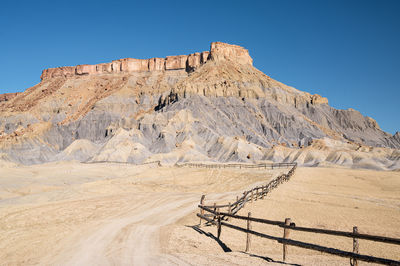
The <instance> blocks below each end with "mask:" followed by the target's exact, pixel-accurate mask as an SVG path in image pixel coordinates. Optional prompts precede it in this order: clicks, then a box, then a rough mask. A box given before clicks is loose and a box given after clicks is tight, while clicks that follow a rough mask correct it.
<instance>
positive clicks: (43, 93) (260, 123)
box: [0, 42, 400, 170]
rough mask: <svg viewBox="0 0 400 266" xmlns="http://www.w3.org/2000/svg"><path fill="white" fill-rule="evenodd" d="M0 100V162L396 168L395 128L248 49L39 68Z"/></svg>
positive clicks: (398, 139)
mask: <svg viewBox="0 0 400 266" xmlns="http://www.w3.org/2000/svg"><path fill="white" fill-rule="evenodd" d="M0 99H7V101H6V100H3V101H2V102H0V156H3V155H4V156H6V157H7V158H9V159H10V160H13V161H17V162H20V163H24V164H32V163H41V162H48V161H52V160H63V159H68V160H70V159H71V160H73V159H76V160H81V161H104V160H112V161H114V160H122V161H126V162H132V163H141V162H144V161H146V160H147V161H151V160H163V161H165V162H177V161H184V160H214V161H246V162H256V161H258V160H272V161H277V162H281V161H296V162H298V163H301V164H304V165H309V166H315V165H323V164H324V163H332V164H341V165H345V166H349V167H364V168H374V169H386V170H390V169H397V168H400V156H399V154H400V153H399V152H398V151H399V150H400V133H397V134H395V135H394V136H392V135H391V134H388V133H386V132H384V131H382V130H381V129H380V128H379V126H378V124H377V122H376V121H375V120H373V119H372V118H369V117H366V116H363V115H362V114H361V113H360V112H358V111H355V110H352V109H349V110H338V109H335V108H333V107H331V106H329V104H328V99H326V98H324V97H322V96H320V95H317V94H314V95H311V94H310V93H307V92H303V91H299V90H297V89H295V88H293V87H290V86H287V85H285V84H283V83H281V82H279V81H276V80H274V79H273V78H271V77H269V76H267V75H265V74H264V73H262V72H261V71H259V70H257V69H256V68H255V67H253V65H252V59H251V57H250V55H249V53H248V51H247V50H246V49H244V48H242V47H240V46H236V45H230V44H225V43H220V42H216V43H212V44H211V47H210V51H207V52H202V53H192V54H189V55H178V56H167V57H166V58H151V59H133V58H125V59H119V60H114V61H112V62H109V63H102V64H97V65H79V66H75V67H60V68H50V69H46V70H44V71H43V73H42V81H41V82H40V83H39V84H37V85H35V86H34V87H32V88H29V89H27V90H26V91H25V92H23V93H19V94H18V95H6V96H0ZM122 150H123V151H125V152H126V153H123V151H122ZM121 152H122V153H121ZM123 154H125V155H124V156H122V155H123ZM379 156H380V157H379ZM377 157H379V158H377Z"/></svg>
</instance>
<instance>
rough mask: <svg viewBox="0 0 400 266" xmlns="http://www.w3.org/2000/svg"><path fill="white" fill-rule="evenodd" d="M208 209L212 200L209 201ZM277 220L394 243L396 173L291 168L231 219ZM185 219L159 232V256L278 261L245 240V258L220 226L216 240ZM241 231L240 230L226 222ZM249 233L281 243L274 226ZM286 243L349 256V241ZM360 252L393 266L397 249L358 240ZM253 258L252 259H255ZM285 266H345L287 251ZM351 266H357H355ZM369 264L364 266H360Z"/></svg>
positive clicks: (398, 233) (209, 229) (399, 256)
mask: <svg viewBox="0 0 400 266" xmlns="http://www.w3.org/2000/svg"><path fill="white" fill-rule="evenodd" d="M209 203H212V201H209ZM248 212H251V214H252V216H253V217H260V218H265V219H271V220H278V221H284V220H285V218H291V219H292V222H295V223H296V225H297V226H306V227H317V228H326V229H334V230H343V231H351V230H352V228H353V226H358V229H359V232H361V233H369V234H376V235H383V236H390V237H397V238H400V229H399V225H400V173H399V172H378V171H371V170H349V169H337V168H298V169H297V171H296V173H295V175H294V176H293V178H292V179H291V180H290V181H289V182H288V183H284V184H282V185H281V186H280V187H278V188H277V189H276V190H274V191H273V192H272V193H271V194H270V195H269V196H268V197H266V198H265V199H264V200H258V201H256V202H254V203H252V204H249V205H247V207H246V208H244V209H242V210H241V211H240V212H239V214H241V215H247V214H248ZM195 213H196V212H193V213H191V214H190V215H188V216H186V217H184V218H182V219H180V220H179V221H178V222H177V223H175V224H172V225H169V226H167V227H166V228H168V230H163V232H167V233H165V234H164V241H165V244H164V245H163V246H164V247H165V249H164V252H165V253H169V254H173V255H174V256H175V257H178V258H180V259H181V260H183V261H186V262H188V263H193V264H208V265H211V264H212V265H226V264H249V263H250V262H249V256H250V258H251V259H250V260H251V263H252V264H269V263H277V264H281V263H283V262H282V245H280V244H278V243H277V242H274V241H272V240H266V239H262V238H258V237H252V246H251V249H250V251H249V252H248V253H245V252H244V250H245V243H246V242H245V239H246V235H245V234H244V233H241V232H238V231H235V230H233V229H230V228H226V227H223V229H222V234H221V238H220V241H219V240H217V239H216V235H217V232H216V231H217V230H216V227H215V226H204V225H203V226H201V227H199V228H197V227H196V225H197V224H198V223H199V219H198V218H197V217H195ZM229 222H230V223H232V224H236V225H239V226H242V227H244V228H245V227H246V223H245V222H244V221H243V222H242V221H238V220H230V221H229ZM252 227H253V230H256V231H259V232H263V233H266V234H270V235H273V236H278V237H282V235H283V230H282V229H281V228H279V227H275V226H270V225H261V224H256V223H253V225H252ZM290 236H291V238H293V239H296V240H300V241H304V242H309V243H315V244H319V245H324V246H328V247H334V248H338V249H342V250H343V249H344V250H348V251H351V250H352V239H350V238H343V237H333V236H325V235H319V234H311V233H303V232H294V231H292V232H291V235H290ZM360 253H362V254H368V255H373V256H378V257H384V258H390V259H395V260H400V246H396V245H391V244H382V243H374V242H370V241H365V240H360ZM256 259H257V260H256ZM286 263H288V264H300V265H349V260H348V259H345V258H340V257H335V256H330V255H324V254H321V253H319V252H315V251H309V250H305V249H300V248H296V247H289V248H288V259H287V260H286ZM359 265H365V263H363V262H359ZM368 265H371V264H368Z"/></svg>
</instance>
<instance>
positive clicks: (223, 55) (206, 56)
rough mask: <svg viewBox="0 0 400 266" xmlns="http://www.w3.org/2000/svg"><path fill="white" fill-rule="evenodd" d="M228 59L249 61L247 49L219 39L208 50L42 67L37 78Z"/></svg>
mask: <svg viewBox="0 0 400 266" xmlns="http://www.w3.org/2000/svg"><path fill="white" fill-rule="evenodd" d="M210 59H211V60H232V61H236V62H238V63H241V64H252V63H253V59H252V58H251V57H250V55H249V52H248V51H247V49H245V48H243V47H240V46H237V45H231V44H227V43H222V42H213V43H211V48H210V51H209V52H208V51H205V52H202V53H194V54H190V55H176V56H167V57H166V58H151V59H134V58H124V59H119V60H114V61H112V62H111V63H102V64H97V65H78V66H67V67H57V68H48V69H45V70H43V72H42V75H41V76H40V78H41V79H42V80H47V79H51V78H56V77H72V76H82V75H94V74H108V73H120V72H123V73H129V72H141V71H167V70H179V69H181V70H182V69H184V70H186V71H192V70H194V69H196V68H197V67H199V66H200V65H202V64H204V63H206V62H207V61H208V60H210Z"/></svg>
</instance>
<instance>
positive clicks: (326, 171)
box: [0, 162, 400, 265]
mask: <svg viewBox="0 0 400 266" xmlns="http://www.w3.org/2000/svg"><path fill="white" fill-rule="evenodd" d="M282 171H287V170H286V169H282V170H274V171H268V172H265V171H264V170H262V171H261V170H245V169H242V170H239V169H230V170H229V169H223V170H216V169H192V168H174V167H166V166H165V167H157V166H155V165H143V166H133V165H129V164H112V163H101V164H81V163H76V162H58V163H50V164H43V165H35V166H29V167H28V166H18V167H17V166H13V165H7V164H2V165H1V167H0V264H1V265H38V264H39V265H160V264H163V265H165V264H177V265H226V264H237V265H247V264H254V265H263V264H280V262H281V260H282V258H281V256H282V255H281V250H282V247H281V245H279V244H276V243H274V242H273V241H268V240H263V239H260V238H253V240H252V247H251V250H250V252H248V253H244V252H243V251H244V245H245V242H244V239H245V235H244V234H243V233H240V232H236V231H233V230H230V229H226V228H224V229H223V231H222V237H221V241H217V240H216V239H215V237H214V236H215V234H216V229H215V227H207V226H202V227H200V228H196V225H197V224H198V222H199V220H198V219H197V218H196V216H195V213H196V212H197V204H198V202H199V199H200V196H201V195H202V194H206V202H209V203H211V202H214V201H217V202H229V201H233V199H235V198H236V196H237V195H240V194H241V192H242V191H243V190H245V189H247V188H250V187H253V186H255V185H257V184H259V183H265V182H267V181H268V180H270V179H271V178H273V177H275V176H276V175H278V174H280V173H281V172H282ZM399 192H400V173H399V172H377V171H366V170H348V169H335V168H299V169H298V170H297V172H296V174H295V175H294V177H293V178H292V180H291V181H290V182H288V183H285V184H283V185H281V186H280V187H279V188H278V189H276V190H275V191H273V192H272V193H271V194H270V195H269V196H268V197H267V198H265V199H264V200H258V201H256V202H254V203H253V204H250V205H248V206H247V207H246V208H244V209H242V210H241V212H240V214H247V212H252V215H253V216H254V217H263V218H268V219H275V220H284V218H285V217H290V218H292V220H293V221H294V222H295V223H296V224H297V225H301V226H315V227H320V228H330V229H339V230H351V229H352V226H353V225H357V226H358V227H359V230H360V232H365V233H374V234H379V235H387V236H392V237H400V230H399V227H398V225H399V224H400V193H399ZM231 222H232V223H235V224H238V225H244V224H243V223H241V222H237V221H231ZM253 228H254V229H256V230H260V231H262V232H264V233H271V234H272V235H276V236H281V235H282V230H281V229H279V228H274V227H269V226H265V225H264V226H258V225H255V224H254V225H253ZM291 236H292V237H294V238H295V239H299V240H303V241H311V242H314V243H318V244H324V245H328V246H332V247H337V248H345V249H348V250H350V249H351V239H340V238H330V237H322V236H319V235H317V236H310V235H309V234H304V233H297V232H293V233H291ZM360 251H361V252H363V253H367V254H371V255H380V256H384V257H388V258H392V259H398V260H399V259H400V255H399V254H400V249H399V248H397V247H393V246H391V245H371V244H368V243H367V242H364V241H362V242H360ZM288 262H289V263H299V264H306V265H310V264H314V265H324V264H325V265H332V264H338V265H348V260H347V259H341V258H336V257H332V256H325V255H322V254H319V253H317V252H313V251H305V250H302V249H298V248H292V247H289V256H288Z"/></svg>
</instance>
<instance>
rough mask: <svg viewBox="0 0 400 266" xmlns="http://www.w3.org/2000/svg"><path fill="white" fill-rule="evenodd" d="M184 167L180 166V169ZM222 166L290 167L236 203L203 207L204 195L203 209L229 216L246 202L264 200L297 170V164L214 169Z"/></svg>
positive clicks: (203, 165)
mask: <svg viewBox="0 0 400 266" xmlns="http://www.w3.org/2000/svg"><path fill="white" fill-rule="evenodd" d="M184 165H190V166H192V167H207V166H208V165H206V164H191V163H190V164H184ZM184 165H181V167H182V166H184ZM223 165H225V166H232V167H237V166H238V165H240V166H242V167H243V168H259V169H276V168H283V167H285V168H288V167H291V168H290V170H289V171H288V173H287V174H282V175H279V176H278V177H276V178H274V179H272V180H271V181H270V182H269V183H268V184H266V185H263V186H257V187H255V188H252V189H251V190H249V191H245V192H243V195H242V196H241V197H240V198H239V197H238V198H237V199H236V201H235V202H233V203H228V204H219V205H217V204H216V203H214V204H213V205H204V203H203V201H204V197H203V196H204V195H203V196H202V200H203V201H202V203H201V205H202V206H203V207H208V208H214V209H215V210H217V209H218V210H219V211H220V210H221V209H223V208H227V211H228V213H229V214H236V213H237V212H238V211H239V210H240V209H242V208H243V207H244V206H245V204H246V203H247V202H253V200H257V199H259V198H261V199H264V196H265V195H267V194H268V193H270V192H271V190H273V189H275V188H276V187H278V186H279V185H280V184H282V183H283V182H286V181H288V180H289V179H290V177H291V176H292V175H293V174H294V172H295V170H296V168H297V163H276V164H256V165H253V166H251V165H247V164H221V165H218V164H216V165H215V166H216V167H215V168H217V166H218V167H219V168H223V167H222V166H223ZM213 166H214V165H213ZM250 166H251V167H250ZM224 218H225V216H223V217H222V219H224Z"/></svg>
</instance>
